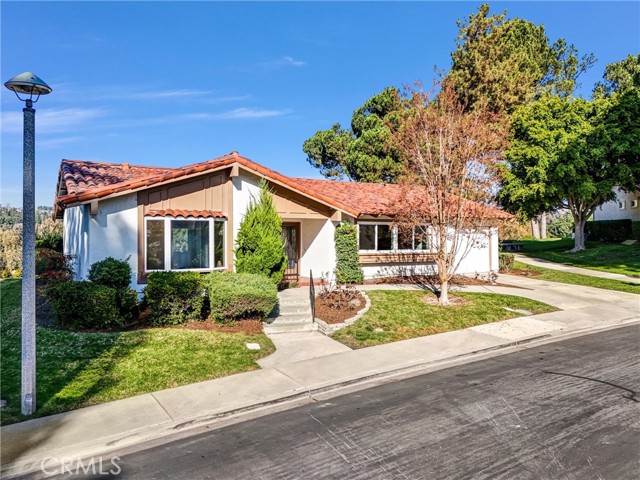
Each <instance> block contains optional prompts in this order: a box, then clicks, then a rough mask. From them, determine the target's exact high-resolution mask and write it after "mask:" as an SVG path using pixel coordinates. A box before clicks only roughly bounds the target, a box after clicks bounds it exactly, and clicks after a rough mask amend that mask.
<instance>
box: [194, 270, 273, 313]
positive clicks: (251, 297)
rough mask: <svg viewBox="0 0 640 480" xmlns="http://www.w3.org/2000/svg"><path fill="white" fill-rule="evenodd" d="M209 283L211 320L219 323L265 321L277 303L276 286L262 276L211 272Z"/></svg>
mask: <svg viewBox="0 0 640 480" xmlns="http://www.w3.org/2000/svg"><path fill="white" fill-rule="evenodd" d="M206 282H207V290H208V293H209V304H210V307H211V317H212V318H213V319H215V320H217V321H219V322H227V321H233V320H238V319H242V318H260V319H264V318H265V317H267V316H268V315H269V313H271V311H272V310H273V307H275V306H276V303H278V292H277V287H276V285H275V284H274V283H273V282H272V281H271V280H270V279H268V278H266V277H265V276H263V275H257V274H251V273H233V272H212V273H210V274H209V275H208V276H207V280H206Z"/></svg>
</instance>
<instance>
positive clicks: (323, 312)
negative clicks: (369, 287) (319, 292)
mask: <svg viewBox="0 0 640 480" xmlns="http://www.w3.org/2000/svg"><path fill="white" fill-rule="evenodd" d="M355 300H357V302H360V304H359V305H358V304H357V302H354V303H355V305H353V308H340V309H337V308H333V307H332V306H330V305H328V304H327V302H326V300H325V299H324V298H322V297H316V318H319V319H320V320H324V321H325V322H327V323H330V324H333V323H342V322H344V321H345V320H348V319H350V318H351V317H353V316H355V314H356V313H358V312H359V311H360V310H362V309H363V308H364V306H365V305H366V300H365V299H364V297H363V296H362V295H360V294H359V293H358V294H356V296H355Z"/></svg>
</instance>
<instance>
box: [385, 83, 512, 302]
mask: <svg viewBox="0 0 640 480" xmlns="http://www.w3.org/2000/svg"><path fill="white" fill-rule="evenodd" d="M436 89H437V90H438V91H437V94H436V93H435V90H436ZM407 96H408V98H409V102H410V105H409V107H408V108H407V109H405V110H404V111H403V112H402V115H401V117H400V118H399V119H398V125H397V132H396V134H395V135H394V139H393V140H394V146H395V147H396V148H397V149H398V150H399V151H400V152H401V153H402V156H403V158H404V161H405V168H406V176H405V178H406V181H405V185H404V188H403V193H402V195H401V196H400V198H399V199H398V200H397V201H396V205H395V208H394V210H395V215H396V219H397V220H396V221H397V223H398V225H399V229H400V230H403V229H413V228H414V227H415V226H419V225H428V226H429V230H430V232H431V234H432V235H433V239H434V241H433V249H434V250H435V252H434V253H435V261H436V265H437V269H438V271H437V275H438V281H439V283H440V295H439V297H440V304H441V305H448V304H449V298H448V285H449V281H450V280H451V277H452V276H453V275H454V274H455V272H456V270H457V269H458V267H459V265H460V262H461V260H462V259H463V258H464V257H465V256H466V255H467V254H468V253H469V251H470V250H471V249H472V248H474V247H475V246H478V242H486V241H488V237H487V233H488V228H489V219H490V218H491V217H493V218H505V217H507V216H509V215H507V214H504V213H503V212H500V211H498V210H496V209H494V208H491V205H492V198H493V194H494V192H495V181H494V166H495V165H496V163H497V162H498V161H499V160H500V158H501V156H502V151H503V150H504V148H505V147H506V139H507V131H506V126H505V122H504V121H503V118H501V117H498V116H496V115H495V114H491V113H490V112H488V111H486V110H474V111H472V112H467V111H466V109H465V108H464V105H463V104H462V102H461V101H460V99H459V97H458V95H457V94H456V92H455V89H454V88H453V86H452V85H451V83H450V82H448V81H447V80H444V81H442V82H437V83H436V84H435V85H434V91H432V92H425V91H424V90H423V89H422V87H421V86H420V85H417V86H416V88H407Z"/></svg>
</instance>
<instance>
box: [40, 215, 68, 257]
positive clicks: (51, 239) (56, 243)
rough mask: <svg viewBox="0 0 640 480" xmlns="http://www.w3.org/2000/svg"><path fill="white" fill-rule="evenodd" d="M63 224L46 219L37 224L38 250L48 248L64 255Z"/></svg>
mask: <svg viewBox="0 0 640 480" xmlns="http://www.w3.org/2000/svg"><path fill="white" fill-rule="evenodd" d="M62 230H63V227H62V222H61V221H60V220H53V219H51V218H45V219H44V220H43V221H42V222H40V223H36V248H48V249H51V250H55V251H57V252H60V253H62Z"/></svg>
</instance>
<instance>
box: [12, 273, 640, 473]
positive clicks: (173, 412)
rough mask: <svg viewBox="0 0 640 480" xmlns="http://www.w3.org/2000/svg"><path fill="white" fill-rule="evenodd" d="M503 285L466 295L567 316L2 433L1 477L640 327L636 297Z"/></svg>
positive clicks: (347, 355) (296, 367)
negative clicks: (571, 338) (529, 301)
mask: <svg viewBox="0 0 640 480" xmlns="http://www.w3.org/2000/svg"><path fill="white" fill-rule="evenodd" d="M500 282H503V283H512V284H514V285H517V286H518V287H520V288H509V287H497V286H496V287H484V286H481V287H461V289H462V290H464V291H487V292H495V293H506V294H511V295H520V296H525V297H529V298H534V299H538V300H541V301H545V302H547V303H550V304H552V305H555V306H557V307H559V308H564V310H562V311H557V312H551V313H546V314H542V315H534V316H528V317H520V318H514V319H511V320H506V321H503V322H497V323H493V324H485V325H479V326H476V327H471V328H467V329H465V330H458V331H454V332H448V333H443V334H438V335H431V336H427V337H421V338H415V339H411V340H404V341H400V342H395V343H390V344H386V345H380V346H375V347H369V348H363V349H360V350H349V349H346V350H345V351H331V349H329V350H328V351H327V352H323V351H317V352H315V354H317V355H320V354H323V353H324V355H323V356H318V357H315V358H307V359H302V360H298V361H289V362H288V363H280V362H281V359H282V357H280V359H279V361H278V362H273V364H272V365H270V366H268V365H269V357H267V358H265V359H263V360H262V361H261V364H262V365H263V366H265V367H267V368H263V369H262V370H256V371H252V372H247V373H242V374H238V375H232V376H229V377H224V378H220V379H217V380H210V381H206V382H200V383H195V384H191V385H185V386H182V387H178V388H173V389H169V390H162V391H159V392H154V393H150V394H145V395H140V396H137V397H132V398H127V399H123V400H118V401H115V402H109V403H105V404H101V405H96V406H93V407H87V408H83V409H79V410H76V411H72V412H67V413H62V414H58V415H53V416H49V417H44V418H39V419H34V420H30V421H26V422H22V423H18V424H14V425H8V426H6V427H2V428H1V429H0V433H1V435H2V445H1V454H2V457H1V458H2V467H1V470H0V471H1V473H2V476H3V477H6V476H7V475H15V474H20V473H25V472H28V471H37V470H39V469H40V462H41V461H42V459H43V458H45V457H56V458H58V459H62V458H69V459H79V458H86V457H88V456H91V455H97V454H104V453H106V452H108V451H110V450H114V449H119V448H123V447H126V446H131V445H135V444H139V443H141V442H144V441H147V440H151V439H157V438H161V437H163V436H167V435H171V434H174V433H176V432H179V431H183V430H184V429H187V428H190V427H197V426H203V425H205V424H206V423H208V422H212V421H214V420H216V419H220V418H223V417H228V416H231V415H233V414H238V413H242V412H248V411H252V410H257V409H259V408H261V407H262V408H264V407H267V406H269V405H274V404H278V403H284V402H287V401H292V400H302V399H313V398H314V396H316V395H319V394H321V393H323V392H324V393H326V392H328V391H332V390H336V391H337V389H339V388H341V387H345V386H347V385H350V384H354V383H357V382H365V381H367V380H372V379H375V378H382V377H384V376H391V375H395V374H399V373H407V372H419V371H421V370H426V369H431V370H433V369H437V368H445V367H447V366H451V365H453V364H455V363H464V362H470V361H476V360H480V359H482V358H484V357H486V356H488V355H495V354H496V351H498V350H499V351H500V352H499V353H507V352H509V351H513V350H514V349H515V348H520V345H521V344H522V343H526V342H534V343H535V342H547V341H553V340H557V339H560V338H563V337H566V336H568V335H577V334H580V333H587V332H590V331H596V330H598V329H605V328H613V327H616V326H620V325H623V324H628V323H632V322H639V321H640V308H639V307H640V296H637V295H633V294H629V293H623V292H614V291H608V290H602V289H595V288H590V287H580V286H575V285H565V284H558V283H553V284H552V283H551V282H543V281H539V280H535V279H528V278H522V277H515V276H501V277H500ZM312 334H313V335H320V334H318V333H317V332H312ZM309 338H311V337H309ZM327 340H329V339H327ZM332 342H333V341H332ZM334 343H335V342H334ZM344 348H346V347H344ZM320 350H322V348H320ZM490 352H491V353H490ZM291 360H295V357H292V358H291Z"/></svg>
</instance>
